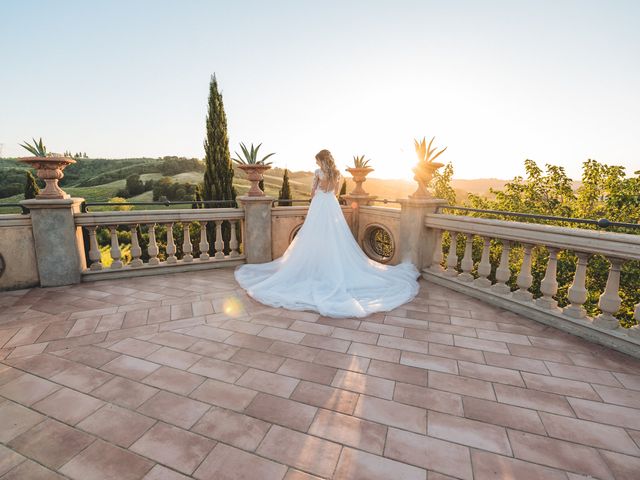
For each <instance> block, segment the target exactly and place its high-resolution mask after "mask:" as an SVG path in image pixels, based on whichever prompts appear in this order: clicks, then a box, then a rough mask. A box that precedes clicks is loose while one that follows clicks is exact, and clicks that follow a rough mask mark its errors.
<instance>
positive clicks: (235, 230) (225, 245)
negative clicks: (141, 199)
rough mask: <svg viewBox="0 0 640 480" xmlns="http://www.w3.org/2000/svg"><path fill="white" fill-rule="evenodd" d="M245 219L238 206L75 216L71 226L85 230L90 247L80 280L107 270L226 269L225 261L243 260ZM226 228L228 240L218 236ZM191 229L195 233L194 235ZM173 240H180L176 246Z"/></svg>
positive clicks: (87, 249)
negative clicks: (126, 245)
mask: <svg viewBox="0 0 640 480" xmlns="http://www.w3.org/2000/svg"><path fill="white" fill-rule="evenodd" d="M243 219H244V212H243V210H241V209H236V208H217V209H193V210H191V209H189V210H187V209H184V210H163V211H157V210H153V211H125V212H122V211H118V212H95V213H93V212H91V213H78V214H76V215H75V222H76V225H78V226H81V227H82V228H83V230H84V231H85V232H86V238H87V242H86V243H87V244H88V248H86V249H85V250H86V251H87V257H88V261H87V268H86V269H85V270H84V271H83V276H85V277H86V276H89V277H91V276H93V277H95V276H97V275H100V274H101V273H106V272H108V271H111V272H113V271H119V272H133V271H145V270H154V269H158V268H167V267H169V268H171V267H173V268H175V267H181V269H182V270H184V269H186V268H194V267H195V268H198V266H200V267H202V266H205V265H207V267H206V268H211V267H212V266H213V265H212V264H220V266H222V265H227V266H228V264H229V262H233V263H241V262H243V261H244V259H245V255H244V248H243V242H242V232H243ZM225 224H226V225H228V226H229V228H228V231H229V232H230V233H229V237H228V238H227V239H226V241H224V240H223V234H222V231H223V226H224V225H225ZM161 227H164V229H162V228H161ZM161 229H162V230H164V231H165V232H166V241H165V242H164V243H165V246H164V249H163V251H161V248H160V247H159V242H158V237H157V234H158V232H159V231H160V230H161ZM100 230H102V231H103V234H102V235H99V234H98V233H99V231H100ZM122 231H125V232H127V233H128V235H129V236H130V249H129V251H130V261H129V262H128V263H125V262H124V261H123V251H122V246H121V242H120V241H119V239H118V232H122ZM194 231H195V232H196V234H195V236H193V237H192V232H194ZM105 233H106V234H107V236H108V241H107V243H106V245H105V244H104V242H103V244H101V242H100V240H99V238H100V237H104V236H105ZM143 233H144V234H145V236H146V239H147V241H146V242H145V243H146V255H143V249H142V246H141V245H142V242H141V235H142V234H143ZM175 237H180V238H182V241H181V243H180V244H179V245H178V244H176V239H175ZM105 246H108V247H109V256H110V257H111V260H112V261H111V264H110V265H109V266H108V267H107V266H105V265H103V262H102V260H101V259H102V250H103V249H104V247H105ZM178 247H180V248H178ZM143 258H144V260H143ZM153 273H160V272H153ZM146 274H152V273H146ZM111 276H114V275H111ZM116 276H123V275H122V274H120V275H116Z"/></svg>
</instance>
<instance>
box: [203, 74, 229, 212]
mask: <svg viewBox="0 0 640 480" xmlns="http://www.w3.org/2000/svg"><path fill="white" fill-rule="evenodd" d="M206 126H207V138H206V139H205V140H204V153H205V156H204V163H205V172H204V191H203V200H235V198H236V190H235V188H234V187H233V166H232V164H231V154H230V153H229V136H228V134H227V116H226V114H225V113H224V104H223V102H222V95H221V94H220V92H219V91H218V81H217V79H216V76H215V75H213V76H212V77H211V82H210V84H209V111H208V113H207V122H206ZM225 206H227V207H228V205H225Z"/></svg>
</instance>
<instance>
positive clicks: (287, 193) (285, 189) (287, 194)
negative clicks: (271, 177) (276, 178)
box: [278, 168, 291, 207]
mask: <svg viewBox="0 0 640 480" xmlns="http://www.w3.org/2000/svg"><path fill="white" fill-rule="evenodd" d="M278 199H279V200H280V201H279V202H278V205H279V206H280V207H290V206H291V202H287V201H286V200H291V187H290V186H289V170H287V169H286V168H285V169H284V175H282V188H281V189H280V193H279V195H278ZM283 200H285V201H283Z"/></svg>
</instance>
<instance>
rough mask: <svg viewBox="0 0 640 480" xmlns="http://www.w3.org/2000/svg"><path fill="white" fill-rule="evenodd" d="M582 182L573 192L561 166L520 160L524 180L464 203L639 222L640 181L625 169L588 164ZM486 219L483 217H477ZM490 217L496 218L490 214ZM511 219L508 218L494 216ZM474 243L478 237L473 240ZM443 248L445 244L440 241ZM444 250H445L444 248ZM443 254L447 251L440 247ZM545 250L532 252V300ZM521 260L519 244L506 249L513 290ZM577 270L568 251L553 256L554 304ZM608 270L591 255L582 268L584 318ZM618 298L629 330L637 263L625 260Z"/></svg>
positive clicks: (637, 293) (637, 289)
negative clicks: (555, 260) (584, 273)
mask: <svg viewBox="0 0 640 480" xmlns="http://www.w3.org/2000/svg"><path fill="white" fill-rule="evenodd" d="M582 167H583V168H582V184H581V186H580V188H578V189H577V191H576V192H574V191H573V190H572V180H571V179H570V178H569V177H567V175H566V173H565V171H564V169H563V168H562V167H557V166H554V165H547V166H546V171H544V172H543V171H542V169H541V168H540V167H538V165H536V163H535V162H534V161H532V160H526V161H525V170H526V173H527V176H526V178H522V177H516V178H514V179H513V181H511V182H508V183H506V184H505V186H504V188H503V189H502V190H492V191H491V196H492V197H493V198H485V197H480V196H478V195H473V194H470V195H469V200H468V205H470V206H472V207H476V208H482V209H489V210H502V211H509V212H520V213H537V214H541V215H551V216H558V217H574V218H587V219H597V218H607V219H609V220H612V221H619V222H627V223H638V222H639V221H640V179H639V178H638V177H627V176H626V175H625V170H624V167H620V166H609V165H605V164H601V163H599V162H597V161H595V160H591V159H590V160H587V161H586V162H584V163H583V166H582ZM477 215H478V216H486V215H485V214H477ZM491 217H495V216H494V215H491ZM499 218H501V219H504V220H510V221H513V220H514V219H513V218H512V217H508V216H504V217H499ZM517 221H520V222H537V223H540V222H542V223H549V222H547V221H543V220H537V219H524V218H520V219H518V220H517ZM552 223H553V224H554V225H558V226H566V227H572V228H576V227H579V228H590V229H594V228H596V227H595V226H593V225H576V224H575V223H570V222H562V221H554V222H552ZM616 231H620V232H623V233H627V234H638V231H637V230H632V229H617V230H616ZM478 240H479V239H478ZM445 243H446V245H447V246H448V241H445ZM445 248H446V247H445ZM463 249H464V246H463V245H462V244H461V243H460V239H459V244H458V254H459V257H460V258H462V251H463ZM500 250H501V245H500V242H498V241H493V240H492V246H491V260H492V264H493V270H492V275H491V276H493V275H494V274H495V268H496V265H497V263H498V258H499V255H500ZM445 251H446V249H445ZM480 252H481V245H480V242H479V241H478V242H476V241H474V249H473V253H474V254H473V257H474V259H476V260H477V259H479V257H480ZM548 254H549V253H548V250H547V248H546V247H544V246H538V247H535V248H534V249H533V253H532V269H531V270H532V275H533V285H532V287H531V288H530V291H531V292H532V293H533V294H534V296H535V297H538V296H540V295H541V292H540V282H541V281H542V278H543V277H544V275H545V272H546V265H547V259H548ZM521 262H522V246H521V245H517V244H516V245H514V246H513V248H512V251H511V262H510V268H511V271H512V275H511V279H510V280H509V282H508V283H509V285H510V286H511V287H512V289H514V288H516V276H517V273H518V272H519V270H520V265H521ZM575 268H576V257H575V255H574V253H573V252H570V251H561V252H560V253H559V254H558V265H557V280H558V293H557V294H556V295H555V298H556V300H558V304H559V305H560V306H561V307H563V306H565V305H567V304H568V303H569V302H568V298H567V294H568V288H569V286H570V285H571V282H572V281H573V274H574V272H575ZM608 272H609V262H608V261H607V260H606V259H605V258H604V257H603V256H601V255H593V256H592V257H591V258H590V260H589V264H588V268H587V290H588V292H589V296H588V298H587V301H586V303H585V304H584V307H585V309H586V310H587V312H588V313H589V315H592V316H594V315H597V314H598V313H599V310H598V306H597V305H598V297H599V296H600V294H601V293H602V291H603V290H604V287H605V285H606V282H607V277H608ZM619 293H620V296H621V298H622V306H621V308H620V311H619V314H618V317H619V318H620V319H621V324H622V325H623V326H631V325H632V324H633V323H634V321H633V309H634V306H635V305H636V304H637V303H638V302H640V262H639V261H627V262H625V263H624V264H623V266H622V269H621V281H620V291H619Z"/></svg>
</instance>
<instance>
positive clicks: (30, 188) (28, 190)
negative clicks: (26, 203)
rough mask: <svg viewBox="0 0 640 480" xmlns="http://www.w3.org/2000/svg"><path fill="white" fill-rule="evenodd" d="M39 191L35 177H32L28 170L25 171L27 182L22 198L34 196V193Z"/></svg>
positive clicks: (36, 193) (26, 198) (27, 198)
mask: <svg viewBox="0 0 640 480" xmlns="http://www.w3.org/2000/svg"><path fill="white" fill-rule="evenodd" d="M39 193H40V188H39V187H38V184H37V183H36V179H35V178H34V177H33V175H32V174H31V172H30V171H27V183H26V184H25V186H24V199H25V200H29V199H30V198H36V195H38V194H39Z"/></svg>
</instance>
